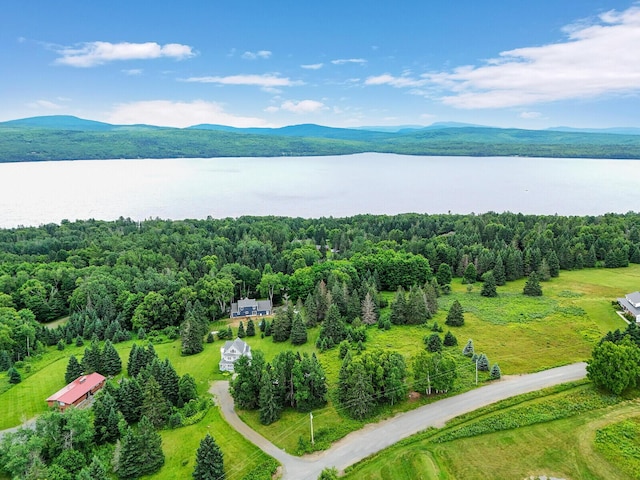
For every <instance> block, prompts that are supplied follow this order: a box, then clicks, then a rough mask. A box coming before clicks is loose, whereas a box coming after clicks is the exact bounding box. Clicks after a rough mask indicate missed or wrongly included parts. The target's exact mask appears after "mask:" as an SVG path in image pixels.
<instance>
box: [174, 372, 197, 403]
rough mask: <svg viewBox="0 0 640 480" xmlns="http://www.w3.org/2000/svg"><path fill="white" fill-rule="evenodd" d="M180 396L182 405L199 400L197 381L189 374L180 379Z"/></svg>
mask: <svg viewBox="0 0 640 480" xmlns="http://www.w3.org/2000/svg"><path fill="white" fill-rule="evenodd" d="M178 395H179V396H180V402H181V403H182V404H185V403H187V402H189V400H196V399H197V398H198V387H197V386H196V380H195V379H194V378H193V377H192V376H191V375H189V374H188V373H185V374H184V375H183V376H182V377H180V382H179V383H178Z"/></svg>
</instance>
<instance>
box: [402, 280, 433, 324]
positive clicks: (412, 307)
mask: <svg viewBox="0 0 640 480" xmlns="http://www.w3.org/2000/svg"><path fill="white" fill-rule="evenodd" d="M429 318H431V312H430V311H429V310H428V308H427V302H426V299H425V296H424V292H423V291H422V289H421V288H419V287H411V289H410V290H409V295H408V296H407V303H406V305H405V319H406V323H407V324H411V325H421V324H423V323H425V322H426V321H427V320H428V319H429Z"/></svg>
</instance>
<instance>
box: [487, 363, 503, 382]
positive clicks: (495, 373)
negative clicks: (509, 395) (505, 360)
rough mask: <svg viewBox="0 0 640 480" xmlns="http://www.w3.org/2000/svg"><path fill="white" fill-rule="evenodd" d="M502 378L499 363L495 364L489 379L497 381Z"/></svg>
mask: <svg viewBox="0 0 640 480" xmlns="http://www.w3.org/2000/svg"><path fill="white" fill-rule="evenodd" d="M501 376H502V372H501V371H500V367H499V366H498V364H497V363H494V364H493V367H491V374H490V376H489V378H490V379H491V380H497V379H499V378H500V377H501Z"/></svg>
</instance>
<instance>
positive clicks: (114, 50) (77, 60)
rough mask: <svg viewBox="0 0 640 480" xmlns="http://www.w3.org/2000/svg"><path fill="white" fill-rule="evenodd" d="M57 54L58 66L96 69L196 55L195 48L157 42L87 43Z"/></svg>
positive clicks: (59, 50) (60, 50)
mask: <svg viewBox="0 0 640 480" xmlns="http://www.w3.org/2000/svg"><path fill="white" fill-rule="evenodd" d="M57 52H58V53H59V54H60V55H61V56H60V58H58V59H56V61H55V63H56V64H58V65H66V66H69V67H81V68H86V67H95V66H97V65H103V64H105V63H108V62H113V61H118V60H148V59H154V58H163V57H164V58H173V59H176V60H182V59H185V58H189V57H193V56H194V55H195V52H194V51H193V48H192V47H190V46H189V45H182V44H179V43H167V44H166V45H160V44H158V43H155V42H147V43H128V42H123V43H110V42H86V43H82V44H80V45H79V46H77V47H66V48H61V49H58V50H57Z"/></svg>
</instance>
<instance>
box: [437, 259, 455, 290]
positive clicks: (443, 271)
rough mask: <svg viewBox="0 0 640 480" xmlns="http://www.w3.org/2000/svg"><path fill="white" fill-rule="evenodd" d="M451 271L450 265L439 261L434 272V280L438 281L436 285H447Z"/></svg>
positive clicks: (450, 277)
mask: <svg viewBox="0 0 640 480" xmlns="http://www.w3.org/2000/svg"><path fill="white" fill-rule="evenodd" d="M452 276H453V273H452V271H451V267H450V266H449V265H448V264H446V263H444V262H443V263H441V264H440V265H439V266H438V272H437V273H436V280H437V281H438V285H440V286H443V285H449V284H450V283H451V279H452Z"/></svg>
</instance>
